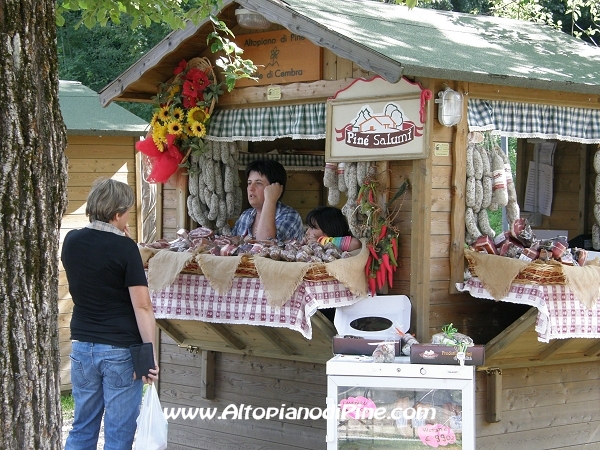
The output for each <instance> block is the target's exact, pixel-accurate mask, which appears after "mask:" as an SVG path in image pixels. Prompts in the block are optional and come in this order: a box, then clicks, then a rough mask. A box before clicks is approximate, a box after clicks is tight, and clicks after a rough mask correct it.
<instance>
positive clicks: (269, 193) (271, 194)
mask: <svg viewBox="0 0 600 450" xmlns="http://www.w3.org/2000/svg"><path fill="white" fill-rule="evenodd" d="M282 193H283V186H282V185H281V184H279V183H271V184H269V185H267V186H265V190H264V196H265V203H271V204H275V203H277V200H279V197H281V194H282Z"/></svg>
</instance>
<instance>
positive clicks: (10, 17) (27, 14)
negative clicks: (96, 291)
mask: <svg viewBox="0 0 600 450" xmlns="http://www.w3.org/2000/svg"><path fill="white" fill-rule="evenodd" d="M55 3H56V2H55V0H0V46H1V48H0V55H1V56H0V238H1V239H2V242H1V243H0V374H1V378H0V399H1V404H0V448H1V449H6V450H9V449H15V450H23V449H56V448H60V447H61V426H62V419H61V411H60V380H59V363H60V354H59V345H58V326H57V317H58V306H57V304H58V243H59V228H60V222H61V219H62V215H63V213H64V211H65V207H66V180H67V173H66V159H65V156H64V149H65V146H66V133H65V129H64V124H63V120H62V116H61V114H60V109H59V104H58V61H57V56H56V24H55Z"/></svg>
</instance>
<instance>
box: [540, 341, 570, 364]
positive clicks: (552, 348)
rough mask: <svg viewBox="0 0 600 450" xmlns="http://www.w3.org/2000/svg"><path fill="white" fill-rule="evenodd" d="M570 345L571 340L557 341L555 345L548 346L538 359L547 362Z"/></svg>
mask: <svg viewBox="0 0 600 450" xmlns="http://www.w3.org/2000/svg"><path fill="white" fill-rule="evenodd" d="M568 343H569V339H557V340H556V341H554V342H553V343H551V344H548V347H546V348H545V349H544V351H542V352H540V354H539V355H538V356H537V359H539V360H540V361H545V360H547V359H548V358H550V357H551V356H552V355H554V354H555V353H556V352H557V351H558V350H560V349H561V348H562V347H564V346H565V345H566V344H568Z"/></svg>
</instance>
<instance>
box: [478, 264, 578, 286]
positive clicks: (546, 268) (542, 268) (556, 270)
mask: <svg viewBox="0 0 600 450" xmlns="http://www.w3.org/2000/svg"><path fill="white" fill-rule="evenodd" d="M467 262H468V265H469V271H470V272H471V274H472V275H473V276H474V277H476V276H477V269H476V268H475V263H474V261H473V260H472V259H471V258H468V257H467ZM512 282H513V284H536V285H541V284H567V282H566V279H565V275H564V273H563V271H562V264H561V263H559V262H556V263H552V262H551V263H550V264H548V263H545V262H542V261H533V262H532V263H530V264H528V265H527V266H525V267H524V268H523V270H521V271H520V272H519V273H518V275H517V276H516V277H515V278H514V279H513V281H512Z"/></svg>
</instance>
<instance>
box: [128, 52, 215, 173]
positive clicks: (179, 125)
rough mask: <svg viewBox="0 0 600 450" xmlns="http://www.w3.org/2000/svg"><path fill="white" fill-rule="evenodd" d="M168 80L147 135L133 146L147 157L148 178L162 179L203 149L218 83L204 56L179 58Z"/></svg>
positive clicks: (157, 97) (163, 85) (158, 95)
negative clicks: (179, 60) (148, 160)
mask: <svg viewBox="0 0 600 450" xmlns="http://www.w3.org/2000/svg"><path fill="white" fill-rule="evenodd" d="M173 75H174V77H173V78H172V80H171V81H168V82H166V83H162V84H161V85H160V88H159V91H158V94H157V95H156V97H154V98H153V99H154V101H155V103H156V108H155V110H154V115H153V117H152V120H151V121H150V126H151V129H150V132H149V134H148V136H147V137H146V139H144V140H143V141H139V142H138V143H137V144H136V149H137V150H139V151H140V152H142V153H144V154H145V155H146V156H148V158H149V159H150V165H151V167H152V169H151V171H150V174H149V175H148V181H150V182H153V183H165V182H167V181H168V179H169V178H170V177H171V176H172V175H173V174H174V173H175V172H176V171H177V169H178V168H179V167H180V165H181V164H182V163H183V162H184V161H185V159H186V158H187V156H188V155H189V154H190V152H192V151H194V150H196V151H200V152H202V151H204V148H205V146H206V144H205V143H204V140H203V138H204V136H205V135H206V130H207V126H208V122H209V120H210V115H211V113H212V110H213V108H214V104H215V102H216V101H217V98H218V96H219V95H221V94H222V93H223V91H222V90H221V85H220V84H217V83H216V82H215V73H214V71H213V68H212V66H211V64H210V61H209V60H208V59H207V58H193V59H191V60H189V61H186V60H182V61H181V62H180V63H179V65H178V66H177V67H176V68H175V70H173Z"/></svg>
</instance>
